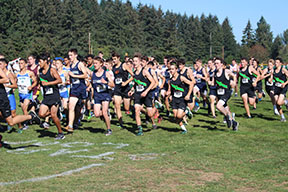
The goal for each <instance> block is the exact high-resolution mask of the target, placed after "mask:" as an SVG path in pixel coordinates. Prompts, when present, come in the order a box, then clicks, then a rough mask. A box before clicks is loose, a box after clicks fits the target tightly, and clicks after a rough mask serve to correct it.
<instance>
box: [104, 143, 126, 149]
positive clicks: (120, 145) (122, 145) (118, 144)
mask: <svg viewBox="0 0 288 192" xmlns="http://www.w3.org/2000/svg"><path fill="white" fill-rule="evenodd" d="M102 145H116V147H115V149H121V148H123V147H128V146H129V144H125V143H102Z"/></svg>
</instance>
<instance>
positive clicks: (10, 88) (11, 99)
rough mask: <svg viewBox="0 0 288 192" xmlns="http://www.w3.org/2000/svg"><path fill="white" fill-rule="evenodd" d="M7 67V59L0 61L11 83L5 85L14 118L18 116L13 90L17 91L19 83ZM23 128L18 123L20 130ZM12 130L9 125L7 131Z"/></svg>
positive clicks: (0, 65)
mask: <svg viewBox="0 0 288 192" xmlns="http://www.w3.org/2000/svg"><path fill="white" fill-rule="evenodd" d="M7 65H8V63H7V61H6V59H1V60H0V68H1V69H2V71H3V72H4V73H5V74H6V76H7V77H8V79H9V83H6V84H4V87H5V90H6V93H7V97H8V99H9V103H10V109H11V114H12V117H15V116H16V100H15V95H14V90H13V89H17V83H16V78H15V76H14V74H13V73H12V72H11V71H8V69H7ZM21 127H22V126H21V123H18V128H19V130H21ZM11 129H12V127H11V126H10V125H8V126H7V130H8V131H10V130H11ZM20 132H21V131H20Z"/></svg>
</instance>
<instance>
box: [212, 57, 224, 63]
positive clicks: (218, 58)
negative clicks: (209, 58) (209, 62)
mask: <svg viewBox="0 0 288 192" xmlns="http://www.w3.org/2000/svg"><path fill="white" fill-rule="evenodd" d="M216 60H219V61H220V62H221V63H223V64H225V65H226V63H225V62H224V60H223V59H222V58H220V57H215V58H214V61H216Z"/></svg>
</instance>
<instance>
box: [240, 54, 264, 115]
mask: <svg viewBox="0 0 288 192" xmlns="http://www.w3.org/2000/svg"><path fill="white" fill-rule="evenodd" d="M241 65H242V69H241V70H240V71H239V75H240V95H241V97H242V100H243V104H244V107H245V110H246V114H247V117H248V118H251V114H250V109H249V105H248V101H249V104H250V105H251V106H254V103H255V91H254V87H256V85H257V82H258V80H259V79H260V74H259V73H258V72H257V71H256V70H255V69H254V67H253V66H252V65H248V60H247V59H246V58H241ZM253 73H254V74H255V75H257V78H256V79H255V81H254V82H253V81H252V79H253V75H252V74H253Z"/></svg>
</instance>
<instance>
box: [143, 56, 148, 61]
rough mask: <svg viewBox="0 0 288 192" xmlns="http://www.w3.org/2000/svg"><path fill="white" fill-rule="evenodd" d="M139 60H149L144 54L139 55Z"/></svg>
mask: <svg viewBox="0 0 288 192" xmlns="http://www.w3.org/2000/svg"><path fill="white" fill-rule="evenodd" d="M141 60H144V61H149V58H148V57H147V56H145V55H144V56H142V57H141Z"/></svg>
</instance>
